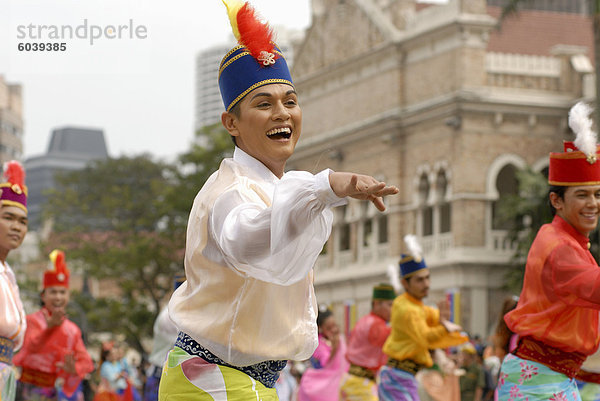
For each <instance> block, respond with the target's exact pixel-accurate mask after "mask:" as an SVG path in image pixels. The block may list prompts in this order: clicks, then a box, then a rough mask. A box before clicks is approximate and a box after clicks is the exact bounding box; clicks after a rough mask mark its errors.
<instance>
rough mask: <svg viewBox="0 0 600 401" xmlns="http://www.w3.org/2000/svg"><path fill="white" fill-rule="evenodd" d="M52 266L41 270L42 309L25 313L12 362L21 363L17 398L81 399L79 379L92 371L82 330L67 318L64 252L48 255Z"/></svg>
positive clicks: (66, 276)
mask: <svg viewBox="0 0 600 401" xmlns="http://www.w3.org/2000/svg"><path fill="white" fill-rule="evenodd" d="M50 260H51V261H52V265H51V268H50V269H48V270H46V272H45V273H44V289H43V290H42V293H41V299H42V303H43V305H44V306H43V307H42V309H40V310H39V311H37V312H35V313H32V314H31V315H27V332H26V334H25V342H24V344H23V348H22V349H21V351H20V352H19V353H18V354H17V355H15V358H14V363H15V365H16V366H21V368H22V373H21V377H20V378H19V383H18V397H19V399H23V400H30V401H32V400H33V401H46V400H48V401H49V400H61V401H62V400H69V401H82V400H83V393H82V391H81V386H80V384H81V380H82V379H83V377H84V376H85V375H86V374H88V373H90V372H91V371H92V370H94V364H93V362H92V358H91V357H90V355H89V354H88V352H87V350H86V349H85V345H84V344H83V339H82V338H81V330H79V327H77V325H76V324H75V323H73V322H72V321H70V320H69V319H67V317H66V312H65V309H66V307H67V304H68V302H69V270H68V269H67V265H66V263H65V254H64V253H63V252H62V251H59V250H54V251H52V253H51V254H50Z"/></svg>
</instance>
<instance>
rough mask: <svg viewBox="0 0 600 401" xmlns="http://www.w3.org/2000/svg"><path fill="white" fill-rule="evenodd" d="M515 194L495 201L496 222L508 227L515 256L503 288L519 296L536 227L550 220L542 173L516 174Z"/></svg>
mask: <svg viewBox="0 0 600 401" xmlns="http://www.w3.org/2000/svg"><path fill="white" fill-rule="evenodd" d="M516 174H517V182H518V192H517V194H514V195H505V196H502V197H501V198H500V199H499V200H498V209H497V210H498V215H497V216H496V219H497V223H499V224H502V225H507V226H508V227H510V228H509V229H508V238H509V239H510V241H511V243H512V244H513V245H515V253H514V255H513V257H512V260H511V263H512V265H513V268H512V269H510V270H509V271H508V273H507V276H506V287H507V289H508V290H510V291H511V292H513V293H516V294H518V293H520V292H521V287H522V285H523V274H524V273H525V260H526V257H527V253H528V252H529V248H530V247H531V244H532V243H533V240H534V238H535V235H536V234H537V232H538V230H539V228H540V227H541V226H542V225H543V224H545V223H549V222H550V221H552V213H551V211H550V207H549V206H548V201H547V199H548V184H547V179H546V177H544V175H543V174H542V173H539V172H535V171H533V170H531V169H529V168H527V169H523V170H518V171H517V173H516Z"/></svg>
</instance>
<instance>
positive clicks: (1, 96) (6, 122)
mask: <svg viewBox="0 0 600 401" xmlns="http://www.w3.org/2000/svg"><path fill="white" fill-rule="evenodd" d="M22 89H23V88H22V86H21V85H19V84H10V83H7V82H6V81H5V80H4V77H3V76H2V75H0V165H1V164H3V163H5V162H7V161H9V160H12V159H17V160H20V159H21V157H22V155H23V97H22V94H21V93H22Z"/></svg>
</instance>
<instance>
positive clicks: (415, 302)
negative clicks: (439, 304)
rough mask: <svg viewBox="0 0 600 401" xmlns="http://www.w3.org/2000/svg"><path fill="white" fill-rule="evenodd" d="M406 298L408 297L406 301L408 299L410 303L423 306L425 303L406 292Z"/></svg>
mask: <svg viewBox="0 0 600 401" xmlns="http://www.w3.org/2000/svg"><path fill="white" fill-rule="evenodd" d="M404 296H405V297H406V299H408V300H409V301H410V302H412V303H414V304H417V305H423V301H421V300H420V299H417V298H415V297H413V296H412V295H410V294H409V293H408V292H405V293H404Z"/></svg>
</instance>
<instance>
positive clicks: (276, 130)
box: [267, 127, 292, 136]
mask: <svg viewBox="0 0 600 401" xmlns="http://www.w3.org/2000/svg"><path fill="white" fill-rule="evenodd" d="M283 133H286V134H291V133H292V130H291V129H289V128H287V127H285V128H273V129H272V130H270V131H268V132H267V136H271V135H275V134H283Z"/></svg>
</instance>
